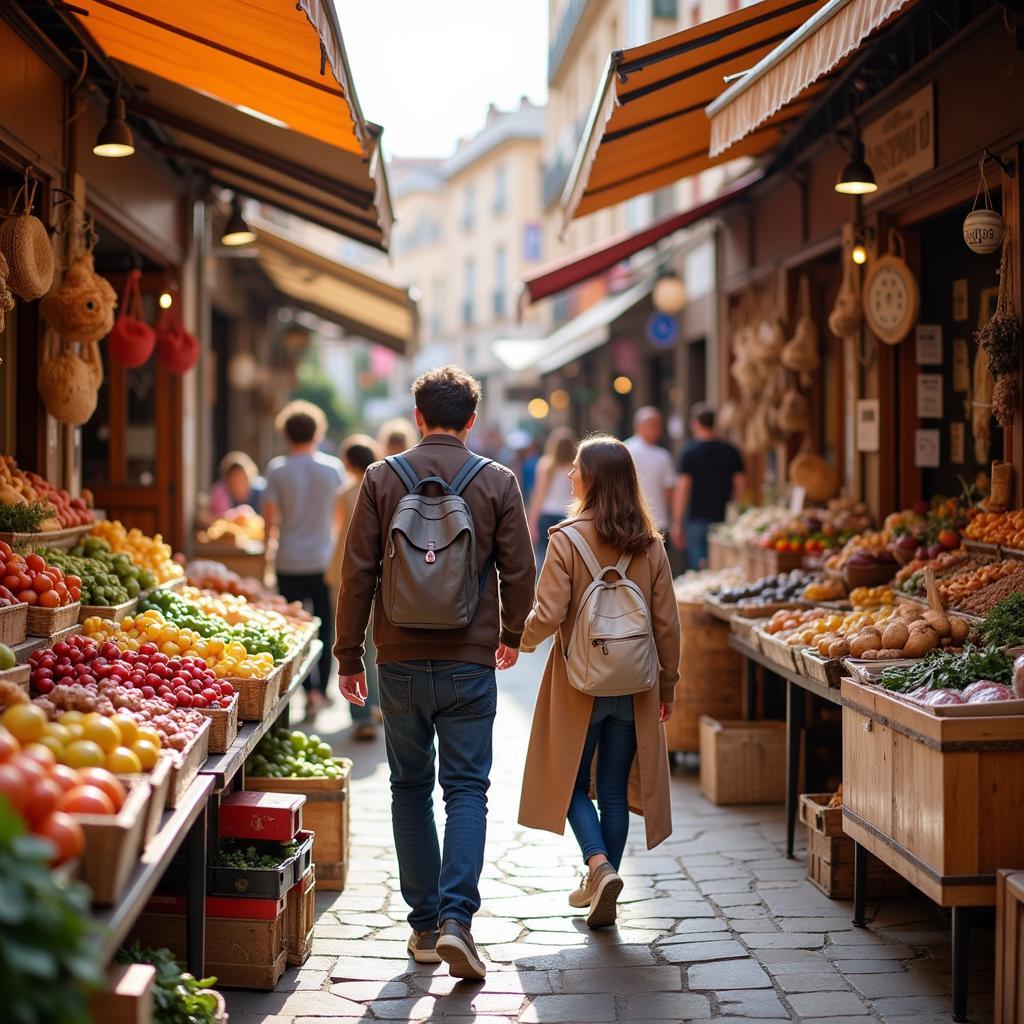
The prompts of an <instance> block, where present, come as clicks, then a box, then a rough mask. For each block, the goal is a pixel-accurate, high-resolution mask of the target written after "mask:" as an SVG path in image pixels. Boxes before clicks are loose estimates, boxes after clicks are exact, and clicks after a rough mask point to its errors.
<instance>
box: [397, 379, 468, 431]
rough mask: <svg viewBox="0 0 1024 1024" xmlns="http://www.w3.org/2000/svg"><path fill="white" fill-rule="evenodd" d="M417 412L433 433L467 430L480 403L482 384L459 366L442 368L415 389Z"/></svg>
mask: <svg viewBox="0 0 1024 1024" xmlns="http://www.w3.org/2000/svg"><path fill="white" fill-rule="evenodd" d="M412 394H413V398H414V399H415V400H416V408H417V409H419V411H420V415H421V416H422V417H423V422H424V424H425V425H426V426H427V427H428V428H429V429H430V430H456V431H458V430H465V429H466V424H467V423H469V420H470V417H471V416H472V415H473V413H475V412H476V407H477V405H478V404H479V402H480V395H481V390H480V382H479V381H477V380H476V379H475V378H473V377H471V376H470V375H469V374H468V373H466V371H465V370H462V369H460V368H459V367H458V366H438V367H436V368H435V369H433V370H428V371H427V372H426V373H424V374H423V375H422V376H421V377H419V378H417V380H416V383H415V384H413V386H412Z"/></svg>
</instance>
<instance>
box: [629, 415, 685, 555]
mask: <svg viewBox="0 0 1024 1024" xmlns="http://www.w3.org/2000/svg"><path fill="white" fill-rule="evenodd" d="M664 434H665V417H664V416H662V414H661V410H660V409H656V408H655V407H654V406H653V405H645V406H644V407H643V408H642V409H637V411H636V415H635V416H634V417H633V436H632V437H630V438H627V440H626V447H627V448H628V449H629V454H630V455H632V456H633V462H634V463H635V464H636V475H637V476H638V477H639V478H640V490H641V492H642V493H643V496H644V497H645V498H646V499H647V504H648V505H649V506H650V509H651V515H652V516H654V522H655V524H656V525H657V527H658V529H659V530H660V531H661V533H662V536H666V537H667V536H668V531H669V526H670V525H671V508H672V492H673V490H674V489H675V486H676V467H675V465H674V464H673V462H672V456H671V455H670V454H669V453H668V451H666V449H664V448H662V447H661V439H662V437H663V436H664Z"/></svg>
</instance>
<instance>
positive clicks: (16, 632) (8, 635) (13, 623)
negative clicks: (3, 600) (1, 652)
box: [0, 603, 28, 647]
mask: <svg viewBox="0 0 1024 1024" xmlns="http://www.w3.org/2000/svg"><path fill="white" fill-rule="evenodd" d="M27 630H28V605H27V604H24V603H22V604H11V605H8V606H7V607H6V608H0V644H6V645H7V646H8V647H14V646H15V645H16V644H20V643H21V642H22V641H23V640H24V639H25V635H26V632H27Z"/></svg>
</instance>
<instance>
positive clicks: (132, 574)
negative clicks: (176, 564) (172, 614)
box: [70, 537, 156, 597]
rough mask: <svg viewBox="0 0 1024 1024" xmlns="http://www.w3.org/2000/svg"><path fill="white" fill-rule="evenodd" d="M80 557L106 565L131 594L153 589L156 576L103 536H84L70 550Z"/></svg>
mask: <svg viewBox="0 0 1024 1024" xmlns="http://www.w3.org/2000/svg"><path fill="white" fill-rule="evenodd" d="M70 553H71V554H72V555H75V556H77V557H78V558H89V559H92V560H93V561H95V562H99V563H100V564H101V565H103V566H105V567H106V569H107V571H108V572H112V573H113V574H114V575H115V576H117V578H118V579H119V580H120V581H121V582H122V583H123V584H124V586H125V587H126V588H127V590H128V593H129V596H131V597H135V596H136V595H137V594H139V592H140V591H145V590H152V589H153V588H154V587H155V586H156V577H155V576H154V575H153V574H152V573H151V572H150V571H149V570H148V569H143V568H141V567H140V566H138V565H136V564H135V561H134V559H133V558H132V556H131V555H129V554H128V552H127V551H118V552H117V553H116V554H115V552H113V551H111V550H110V545H109V544H108V543H107V542H106V541H105V540H104V539H103V538H102V537H84V538H83V539H82V541H81V543H80V544H78V545H77V546H76V547H73V548H72V549H71V552H70ZM133 581H134V583H133Z"/></svg>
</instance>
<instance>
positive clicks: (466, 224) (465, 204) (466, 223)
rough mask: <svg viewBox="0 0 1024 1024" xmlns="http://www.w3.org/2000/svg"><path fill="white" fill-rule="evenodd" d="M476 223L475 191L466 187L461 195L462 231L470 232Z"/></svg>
mask: <svg viewBox="0 0 1024 1024" xmlns="http://www.w3.org/2000/svg"><path fill="white" fill-rule="evenodd" d="M475 223H476V189H475V188H474V187H473V186H472V185H467V186H466V188H465V190H464V191H463V193H462V230H463V231H472V230H473V225H474V224H475Z"/></svg>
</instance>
